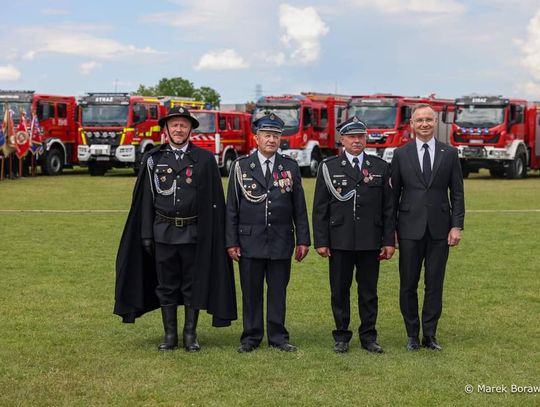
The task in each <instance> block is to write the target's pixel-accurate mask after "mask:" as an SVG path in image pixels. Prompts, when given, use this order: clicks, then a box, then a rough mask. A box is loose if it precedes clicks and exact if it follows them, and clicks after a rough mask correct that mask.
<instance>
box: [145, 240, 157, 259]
mask: <svg viewBox="0 0 540 407" xmlns="http://www.w3.org/2000/svg"><path fill="white" fill-rule="evenodd" d="M142 246H143V249H144V251H145V252H146V253H148V254H149V255H150V256H153V255H154V249H155V247H154V240H153V239H143V240H142Z"/></svg>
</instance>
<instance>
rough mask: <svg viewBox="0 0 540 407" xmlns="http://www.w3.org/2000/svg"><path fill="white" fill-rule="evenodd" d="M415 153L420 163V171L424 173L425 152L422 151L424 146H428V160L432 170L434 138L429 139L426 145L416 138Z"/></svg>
mask: <svg viewBox="0 0 540 407" xmlns="http://www.w3.org/2000/svg"><path fill="white" fill-rule="evenodd" d="M415 140H416V151H418V160H419V161H420V169H421V170H422V171H424V152H425V151H426V150H425V149H424V144H427V145H428V150H429V158H430V160H431V169H433V161H435V137H431V139H430V140H429V141H428V142H427V143H426V142H424V141H422V140H420V139H419V138H416V139H415Z"/></svg>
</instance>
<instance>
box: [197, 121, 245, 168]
mask: <svg viewBox="0 0 540 407" xmlns="http://www.w3.org/2000/svg"><path fill="white" fill-rule="evenodd" d="M191 114H192V115H193V116H195V117H196V118H197V120H198V121H199V127H197V128H196V129H195V130H193V134H192V135H191V141H192V142H193V144H195V145H196V146H199V147H201V148H204V149H205V150H208V151H211V152H212V153H213V154H214V156H215V157H216V162H217V164H218V166H219V168H220V170H221V174H222V175H224V176H227V175H229V171H230V169H231V165H232V163H233V161H234V160H235V159H236V158H237V157H238V156H239V155H242V154H246V153H248V152H249V148H250V138H251V115H250V114H249V113H244V112H224V111H218V110H191Z"/></svg>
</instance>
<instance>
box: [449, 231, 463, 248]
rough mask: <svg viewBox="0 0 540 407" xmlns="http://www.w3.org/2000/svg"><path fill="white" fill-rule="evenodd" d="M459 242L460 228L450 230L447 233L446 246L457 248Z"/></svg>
mask: <svg viewBox="0 0 540 407" xmlns="http://www.w3.org/2000/svg"><path fill="white" fill-rule="evenodd" d="M460 240H461V229H460V228H452V229H450V232H448V246H450V247H452V246H457V245H458V244H459V241H460Z"/></svg>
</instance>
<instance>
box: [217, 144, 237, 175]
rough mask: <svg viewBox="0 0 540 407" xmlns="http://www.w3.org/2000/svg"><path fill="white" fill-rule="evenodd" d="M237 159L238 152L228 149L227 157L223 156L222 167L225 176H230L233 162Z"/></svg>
mask: <svg viewBox="0 0 540 407" xmlns="http://www.w3.org/2000/svg"><path fill="white" fill-rule="evenodd" d="M234 160H236V154H235V153H234V152H232V151H230V150H229V151H227V154H225V158H223V167H221V169H220V171H221V175H222V176H224V177H228V176H229V173H230V172H231V167H232V163H233V162H234Z"/></svg>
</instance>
